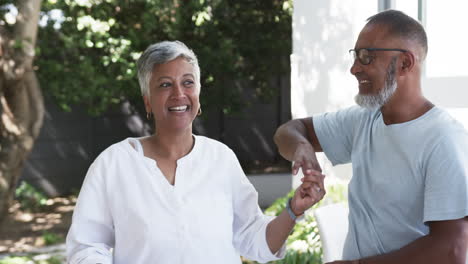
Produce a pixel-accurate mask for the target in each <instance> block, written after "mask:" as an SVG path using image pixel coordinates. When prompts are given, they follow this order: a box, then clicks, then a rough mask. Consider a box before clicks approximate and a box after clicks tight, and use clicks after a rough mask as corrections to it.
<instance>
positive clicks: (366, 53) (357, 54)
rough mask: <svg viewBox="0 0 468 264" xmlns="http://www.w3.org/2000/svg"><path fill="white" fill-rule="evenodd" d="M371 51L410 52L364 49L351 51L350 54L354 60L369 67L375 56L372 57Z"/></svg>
mask: <svg viewBox="0 0 468 264" xmlns="http://www.w3.org/2000/svg"><path fill="white" fill-rule="evenodd" d="M371 51H400V52H408V51H407V50H404V49H379V48H362V49H350V50H349V54H351V56H353V59H354V60H356V59H357V60H358V61H359V62H360V63H361V64H362V65H369V64H370V63H371V62H372V60H374V58H375V56H373V55H371V54H370V52H371Z"/></svg>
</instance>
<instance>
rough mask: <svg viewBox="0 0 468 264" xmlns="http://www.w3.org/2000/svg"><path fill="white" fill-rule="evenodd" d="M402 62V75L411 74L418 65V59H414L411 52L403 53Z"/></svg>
mask: <svg viewBox="0 0 468 264" xmlns="http://www.w3.org/2000/svg"><path fill="white" fill-rule="evenodd" d="M402 57H403V59H402V61H401V68H400V70H401V74H406V73H408V72H411V71H412V70H413V68H414V65H415V63H416V58H415V57H414V54H413V53H412V52H411V51H407V52H403V53H402Z"/></svg>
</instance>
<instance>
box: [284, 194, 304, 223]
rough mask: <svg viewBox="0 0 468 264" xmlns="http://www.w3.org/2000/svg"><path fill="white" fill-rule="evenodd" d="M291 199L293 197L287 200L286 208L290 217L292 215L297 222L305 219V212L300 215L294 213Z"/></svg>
mask: <svg viewBox="0 0 468 264" xmlns="http://www.w3.org/2000/svg"><path fill="white" fill-rule="evenodd" d="M291 200H292V198H289V199H288V201H287V202H286V210H287V211H288V214H289V217H291V219H292V220H293V221H295V222H297V221H300V220H302V219H304V214H301V215H299V216H297V215H296V214H294V212H293V211H292V209H291Z"/></svg>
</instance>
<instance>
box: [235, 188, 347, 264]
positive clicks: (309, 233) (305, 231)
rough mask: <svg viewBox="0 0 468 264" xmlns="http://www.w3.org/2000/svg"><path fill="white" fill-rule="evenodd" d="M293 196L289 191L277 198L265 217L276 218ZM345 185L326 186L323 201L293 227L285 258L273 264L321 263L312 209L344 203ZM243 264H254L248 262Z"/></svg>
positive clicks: (320, 248)
mask: <svg viewBox="0 0 468 264" xmlns="http://www.w3.org/2000/svg"><path fill="white" fill-rule="evenodd" d="M293 195H294V190H291V192H289V193H288V194H287V195H286V196H284V197H281V198H278V199H277V200H276V201H275V202H274V203H273V204H272V205H271V206H270V207H268V208H267V209H266V210H265V214H266V215H271V216H277V215H279V214H280V213H281V212H282V211H283V210H284V209H285V207H286V201H287V200H288V199H289V198H290V197H292V196H293ZM346 197H347V185H345V184H334V185H331V186H327V194H326V196H325V198H324V199H323V200H321V201H320V202H318V203H317V204H315V205H314V206H313V207H312V208H311V209H309V210H308V211H307V212H306V213H305V216H304V220H303V221H300V222H298V223H297V224H296V226H295V227H294V230H293V232H292V233H291V235H290V236H289V238H288V240H287V242H286V256H285V257H284V259H282V260H278V261H274V262H272V263H275V264H306V263H307V264H315V263H317V264H321V263H322V245H321V242H320V235H319V233H318V227H317V222H316V221H315V217H314V216H313V213H312V212H313V209H315V208H318V207H320V206H323V205H327V204H332V203H339V202H343V201H346V200H347V199H346ZM243 263H244V264H254V263H257V262H252V261H248V260H244V261H243Z"/></svg>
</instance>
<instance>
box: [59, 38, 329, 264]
mask: <svg viewBox="0 0 468 264" xmlns="http://www.w3.org/2000/svg"><path fill="white" fill-rule="evenodd" d="M138 79H139V82H140V86H141V91H142V94H143V100H144V103H145V108H146V111H147V116H148V117H151V116H153V117H154V121H155V124H156V129H155V133H154V135H151V136H149V137H145V138H128V139H126V140H124V141H122V142H119V143H117V144H114V145H112V146H110V147H109V148H108V149H106V150H105V151H104V152H103V153H101V154H100V155H99V157H98V158H97V159H96V160H95V161H94V162H93V164H92V165H91V167H90V168H89V171H88V173H87V175H86V178H85V181H84V183H83V187H82V189H81V192H80V195H79V197H78V202H77V204H76V208H75V212H74V214H73V222H72V226H71V228H70V231H69V233H68V236H67V255H68V261H69V263H72V264H78V263H80V264H87V263H93V264H95V263H102V264H107V263H116V264H128V263H141V264H147V263H203V264H204V263H233V264H234V263H237V264H238V263H240V257H239V256H240V255H243V256H245V257H247V258H249V259H253V260H257V261H260V262H267V261H270V260H276V259H278V258H281V257H282V256H283V254H284V252H283V251H284V247H283V244H284V242H285V240H286V238H287V236H288V234H289V233H290V231H291V229H292V228H293V226H294V223H295V218H296V217H297V216H300V215H302V214H303V212H304V211H305V210H306V209H308V208H309V207H311V206H312V205H313V204H315V203H316V202H317V201H318V200H320V199H321V198H322V197H323V195H324V191H323V175H316V180H315V181H314V182H312V183H311V182H308V183H304V184H303V185H301V186H300V187H299V188H298V190H296V193H295V195H294V197H293V198H292V200H290V201H289V202H288V204H287V210H285V211H284V212H282V213H281V215H279V216H278V217H276V218H274V219H272V218H270V217H266V216H264V215H263V214H262V212H261V210H260V208H259V207H258V204H257V193H256V191H255V189H254V188H253V186H252V185H251V184H250V183H249V181H248V179H247V178H246V176H245V174H244V173H243V171H242V169H241V167H240V166H239V162H238V161H237V158H236V156H235V155H234V153H233V152H232V151H231V150H230V149H229V148H228V147H226V146H225V145H224V144H222V143H220V142H217V141H215V140H211V139H208V138H206V137H203V136H196V135H193V134H192V122H193V120H194V119H195V117H196V116H197V114H199V113H200V112H201V110H200V102H199V95H200V69H199V66H198V62H197V58H196V56H195V54H194V53H193V52H192V51H191V50H190V49H188V48H187V47H186V46H185V45H184V44H183V43H182V42H179V41H175V42H168V41H165V42H161V43H157V44H154V45H151V46H150V47H148V49H147V50H146V51H145V52H144V53H143V55H142V56H141V58H140V59H139V60H138ZM312 185H313V186H312Z"/></svg>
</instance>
